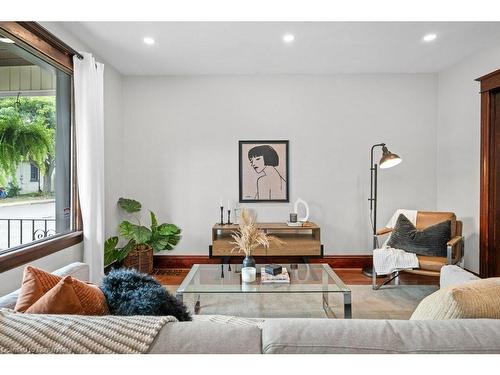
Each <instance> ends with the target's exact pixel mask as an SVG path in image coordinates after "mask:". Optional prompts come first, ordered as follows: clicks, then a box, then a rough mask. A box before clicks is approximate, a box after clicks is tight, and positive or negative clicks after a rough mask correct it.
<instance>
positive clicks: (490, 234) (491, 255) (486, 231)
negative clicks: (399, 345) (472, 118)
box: [476, 69, 500, 277]
mask: <svg viewBox="0 0 500 375" xmlns="http://www.w3.org/2000/svg"><path fill="white" fill-rule="evenodd" d="M476 81H479V82H480V84H481V88H480V93H481V156H480V158H481V159H480V160H481V164H480V174H481V176H480V177H481V181H480V209H479V210H480V213H479V273H480V275H481V277H490V276H493V274H494V269H495V264H496V262H499V261H500V259H495V253H496V251H495V241H494V234H495V208H497V209H498V205H500V202H495V194H494V193H495V191H494V189H495V188H496V186H494V180H495V178H494V176H493V172H494V169H495V145H494V142H493V137H492V132H493V130H494V129H493V125H494V124H493V123H492V121H491V119H492V117H491V110H490V109H491V95H492V91H493V90H498V89H500V69H499V70H496V71H494V72H492V73H489V74H487V75H485V76H482V77H480V78H478V79H477V80H476Z"/></svg>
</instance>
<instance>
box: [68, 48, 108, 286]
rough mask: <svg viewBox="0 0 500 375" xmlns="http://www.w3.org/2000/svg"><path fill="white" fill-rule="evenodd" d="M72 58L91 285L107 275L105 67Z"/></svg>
mask: <svg viewBox="0 0 500 375" xmlns="http://www.w3.org/2000/svg"><path fill="white" fill-rule="evenodd" d="M81 54H82V55H83V59H82V60H80V59H79V58H78V57H77V56H74V58H73V66H74V84H75V131H76V133H75V134H76V163H77V177H78V190H79V195H80V206H81V211H82V221H83V236H84V242H83V246H84V250H83V251H84V253H83V261H84V262H85V263H87V264H88V265H89V266H90V281H91V282H93V283H99V282H100V281H101V280H102V277H103V275H104V235H105V234H104V108H103V89H104V88H103V86H104V82H103V76H104V74H103V73H104V65H103V64H100V63H98V62H96V61H95V59H94V57H93V56H92V55H91V54H90V53H81Z"/></svg>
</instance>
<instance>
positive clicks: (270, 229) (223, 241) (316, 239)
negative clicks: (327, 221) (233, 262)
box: [210, 222, 323, 257]
mask: <svg viewBox="0 0 500 375" xmlns="http://www.w3.org/2000/svg"><path fill="white" fill-rule="evenodd" d="M257 225H258V227H259V228H260V229H261V230H263V231H264V232H266V233H268V234H270V235H272V236H275V237H279V238H280V239H281V240H282V241H283V242H284V244H283V245H281V246H279V245H277V244H275V243H271V245H270V246H269V248H267V249H266V248H264V247H262V246H261V247H258V248H257V249H256V250H255V252H254V254H253V255H254V256H302V257H314V256H323V247H322V245H321V229H320V227H319V226H317V225H316V224H314V223H311V222H308V223H306V225H304V226H302V227H289V226H288V225H286V223H258V224H257ZM237 230H238V225H237V224H231V225H220V224H216V225H214V226H213V228H212V245H211V246H210V256H211V257H232V256H240V257H241V256H244V254H243V253H240V252H238V251H237V250H235V251H233V252H231V249H233V248H234V246H235V245H234V244H232V243H231V242H233V239H232V237H231V234H232V233H233V232H235V231H237Z"/></svg>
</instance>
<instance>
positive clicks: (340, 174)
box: [122, 74, 437, 254]
mask: <svg viewBox="0 0 500 375" xmlns="http://www.w3.org/2000/svg"><path fill="white" fill-rule="evenodd" d="M123 92H124V98H123V110H124V117H123V120H124V122H123V125H124V144H123V147H124V154H123V156H124V164H123V166H124V168H123V178H122V181H123V182H124V183H123V189H124V193H125V194H126V195H128V196H130V197H132V198H136V199H138V200H140V201H142V202H143V205H144V206H145V207H146V208H149V209H152V210H154V211H155V212H157V214H158V216H159V218H161V219H164V220H167V221H170V222H174V223H176V224H178V225H180V227H181V228H182V229H183V231H184V237H183V239H182V240H181V242H180V244H179V245H178V246H177V248H176V249H175V250H174V251H172V252H169V254H208V245H209V243H210V228H211V226H212V225H213V224H214V223H215V222H216V220H217V219H218V215H219V214H218V212H219V211H218V202H219V197H220V196H222V197H224V201H226V200H227V199H228V198H230V199H232V200H233V201H235V202H236V201H237V199H238V140H245V139H247V140H251V139H264V140H265V139H288V140H290V192H291V195H290V199H291V203H290V204H269V203H268V204H252V205H247V206H250V207H252V208H255V209H256V210H257V213H258V215H259V220H261V221H285V220H286V218H287V215H288V213H289V212H290V211H291V207H292V205H293V201H294V200H295V199H296V198H297V197H301V198H303V199H305V200H306V201H308V202H309V203H310V206H311V215H312V216H311V219H312V220H313V221H316V222H317V223H318V224H319V225H321V227H322V241H323V243H324V244H325V252H326V253H327V254H349V253H351V254H353V253H365V254H369V253H370V247H371V242H370V241H371V240H370V229H369V221H368V201H367V198H368V193H369V162H370V159H369V150H370V147H371V145H372V144H374V143H378V142H381V141H384V142H386V143H387V145H388V146H389V148H390V149H391V150H392V151H394V152H396V153H398V154H400V156H401V157H402V158H403V160H404V161H403V163H402V164H401V165H400V166H397V167H395V168H393V169H389V170H384V171H380V174H379V181H380V184H379V200H380V201H379V204H380V206H379V207H380V212H379V220H380V221H379V222H380V224H381V225H383V224H385V223H386V221H387V220H388V218H389V217H390V215H391V214H392V213H393V212H394V210H395V209H396V208H398V207H406V208H419V209H429V210H432V209H435V208H436V166H435V160H436V121H437V79H436V76H435V75H417V74H413V75H339V76H233V77H227V76H226V77H171V78H168V77H125V78H124V83H123ZM377 155H378V156H377V157H378V158H380V156H381V154H380V150H379V151H378V153H377ZM146 221H147V222H149V219H146Z"/></svg>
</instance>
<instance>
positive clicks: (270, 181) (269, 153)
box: [240, 141, 288, 201]
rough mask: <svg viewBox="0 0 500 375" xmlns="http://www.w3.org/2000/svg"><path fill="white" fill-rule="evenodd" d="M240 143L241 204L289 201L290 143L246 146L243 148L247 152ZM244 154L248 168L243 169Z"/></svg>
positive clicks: (259, 143) (260, 143)
mask: <svg viewBox="0 0 500 375" xmlns="http://www.w3.org/2000/svg"><path fill="white" fill-rule="evenodd" d="M241 142H245V141H241ZM241 142H240V201H242V200H243V201H245V200H246V201H287V200H288V191H287V190H288V185H287V177H288V176H287V174H288V173H287V165H286V164H288V163H287V162H288V160H287V159H288V141H280V142H279V143H278V144H274V143H273V142H269V143H267V144H263V142H258V143H257V142H255V143H254V144H253V145H252V144H249V143H245V144H244V145H243V146H246V147H244V148H245V150H244V151H243V150H242V144H241ZM285 142H286V143H285ZM241 152H244V153H243V155H245V154H246V155H245V156H246V158H245V159H246V160H247V162H246V163H245V164H246V165H245V166H242V165H241V163H242V162H243V161H242V155H241ZM242 167H244V169H245V173H244V174H243V176H242V173H241V168H242ZM245 167H246V168H245ZM249 171H250V172H249ZM251 171H253V173H251ZM285 173H286V175H285ZM252 174H253V175H252ZM241 177H247V179H246V181H243V182H242V181H241ZM242 185H243V188H244V189H245V192H244V193H243V197H242V194H241V193H242V192H241V187H242ZM251 185H253V186H251ZM241 198H243V199H241Z"/></svg>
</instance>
